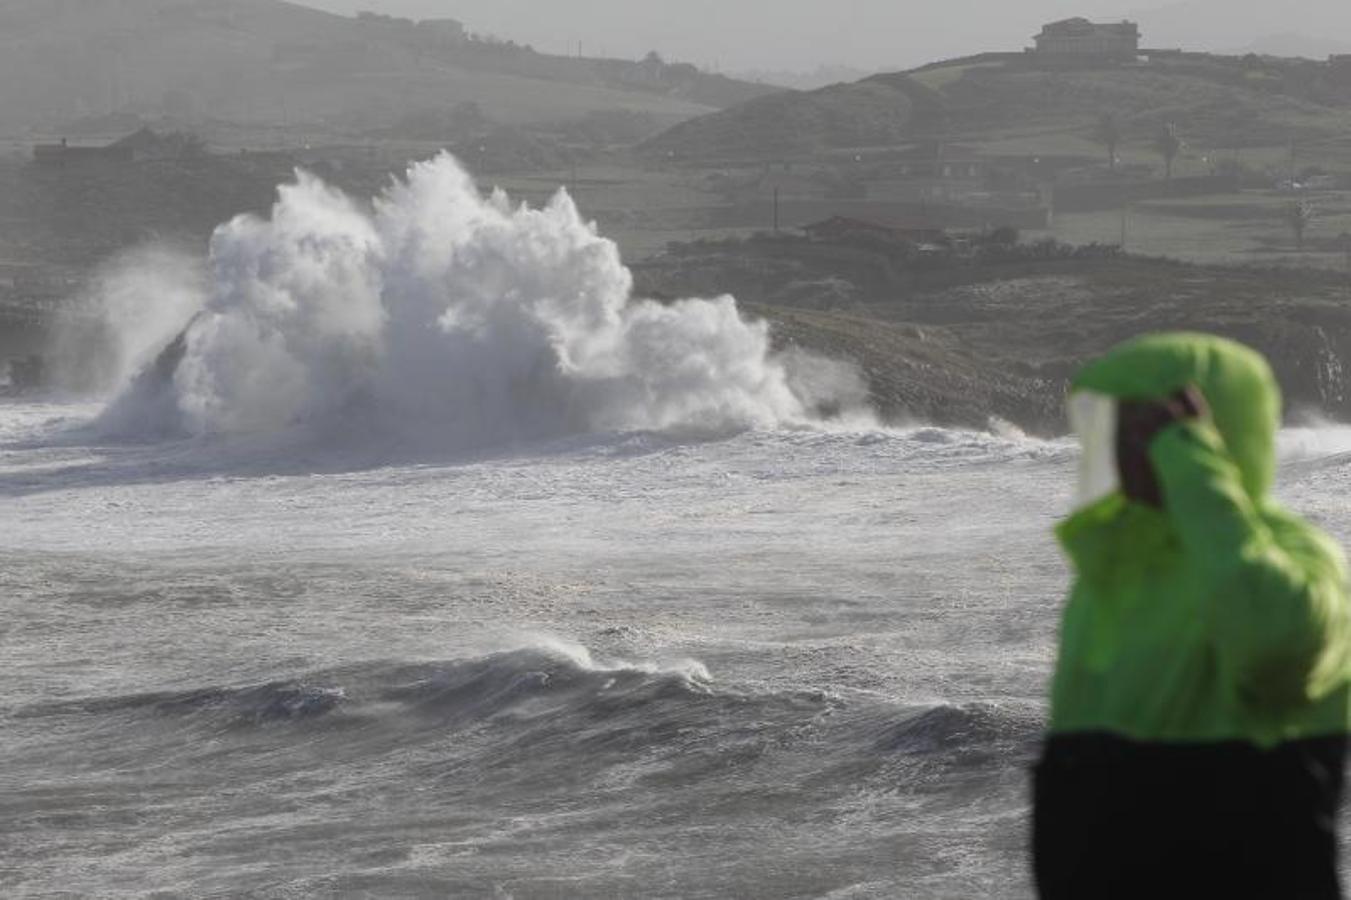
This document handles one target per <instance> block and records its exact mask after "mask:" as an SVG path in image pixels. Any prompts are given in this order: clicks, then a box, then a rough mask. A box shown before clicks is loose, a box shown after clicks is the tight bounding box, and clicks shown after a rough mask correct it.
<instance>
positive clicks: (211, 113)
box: [0, 0, 770, 134]
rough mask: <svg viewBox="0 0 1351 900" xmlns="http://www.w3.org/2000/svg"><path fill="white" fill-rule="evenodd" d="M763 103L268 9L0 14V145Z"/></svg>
mask: <svg viewBox="0 0 1351 900" xmlns="http://www.w3.org/2000/svg"><path fill="white" fill-rule="evenodd" d="M769 90H770V89H769V88H765V87H762V86H759V85H752V84H748V83H744V82H738V81H734V80H732V79H728V78H723V77H721V76H716V75H710V74H707V73H703V72H701V71H699V70H698V69H696V68H694V67H693V66H682V65H669V64H666V63H665V62H663V61H661V60H659V59H650V60H646V61H642V62H635V61H624V60H595V59H575V58H565V57H557V56H550V55H547V54H541V53H536V52H535V51H533V50H532V49H530V48H528V47H521V46H518V45H516V44H514V43H511V42H509V41H495V40H477V39H475V40H456V39H450V38H445V37H443V36H440V35H437V34H436V33H434V32H433V31H431V30H430V29H427V28H420V27H418V26H417V24H416V23H413V22H411V21H408V20H399V19H389V18H378V17H373V18H367V19H352V18H346V17H342V16H336V15H332V14H329V13H325V12H320V11H317V10H313V9H310V8H308V7H303V6H298V5H296V4H292V3H286V2H281V0H116V2H111V0H109V2H99V3H92V2H89V0H0V131H7V132H9V133H11V134H16V133H22V132H23V131H25V130H28V129H34V128H36V129H39V130H47V131H51V130H62V129H64V128H65V126H66V125H67V123H70V122H72V121H76V120H82V119H85V120H87V119H91V118H97V117H100V116H104V117H106V116H109V115H111V114H124V115H139V116H141V117H143V118H146V119H153V118H156V117H158V116H164V115H168V116H171V117H173V118H176V119H179V120H187V121H191V120H206V119H210V120H213V121H218V122H227V123H236V124H243V125H251V126H258V125H261V126H268V127H278V126H298V127H305V128H310V129H326V130H329V131H337V132H347V133H362V132H366V131H369V130H372V129H378V128H381V127H388V126H390V125H391V124H393V123H395V122H397V121H398V120H399V118H400V116H402V115H406V114H407V113H409V112H410V111H421V110H436V109H442V110H444V109H450V108H453V107H455V106H456V105H458V104H465V103H475V104H478V105H479V106H481V107H482V108H483V109H485V110H486V111H487V112H488V114H489V115H490V116H491V117H492V119H493V120H494V121H496V122H499V123H502V124H506V125H523V124H532V123H536V122H545V121H548V122H557V121H565V120H570V119H577V118H581V117H585V116H587V115H588V114H592V113H595V112H598V111H625V112H632V113H642V114H644V115H648V116H651V117H652V118H653V119H654V120H656V121H659V122H660V123H662V124H663V125H670V124H672V123H675V122H678V121H681V120H684V119H688V118H690V117H692V116H697V115H700V114H703V113H707V112H711V111H713V110H715V109H717V108H719V107H721V106H726V105H729V104H732V103H736V102H741V101H744V100H747V99H750V98H752V97H755V96H759V95H761V94H764V93H766V92H768V91H769Z"/></svg>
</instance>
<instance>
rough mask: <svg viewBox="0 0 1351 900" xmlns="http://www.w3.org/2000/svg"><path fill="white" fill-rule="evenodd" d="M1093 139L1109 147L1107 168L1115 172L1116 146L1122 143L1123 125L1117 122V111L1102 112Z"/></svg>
mask: <svg viewBox="0 0 1351 900" xmlns="http://www.w3.org/2000/svg"><path fill="white" fill-rule="evenodd" d="M1093 140H1095V141H1097V142H1098V143H1099V144H1102V145H1103V146H1104V147H1106V148H1107V168H1109V169H1111V170H1112V171H1113V172H1115V171H1116V148H1117V145H1118V144H1120V143H1121V126H1120V125H1119V124H1118V123H1117V120H1116V113H1110V112H1106V113H1103V114H1102V117H1101V118H1099V119H1098V124H1097V126H1096V127H1095V128H1094V129H1093Z"/></svg>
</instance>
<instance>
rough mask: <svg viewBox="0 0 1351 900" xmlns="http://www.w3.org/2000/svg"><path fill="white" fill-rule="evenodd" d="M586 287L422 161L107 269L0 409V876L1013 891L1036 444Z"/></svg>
mask: <svg viewBox="0 0 1351 900" xmlns="http://www.w3.org/2000/svg"><path fill="white" fill-rule="evenodd" d="M629 286H630V281H629V278H628V273H627V270H625V269H624V268H623V266H622V264H621V263H620V262H619V259H618V255H617V253H616V252H615V251H614V248H613V245H612V244H610V243H609V242H608V241H605V240H604V239H603V238H601V237H600V236H599V235H597V234H596V233H595V230H594V228H592V227H591V226H589V225H588V224H586V223H585V222H584V221H583V220H582V219H581V218H580V216H579V215H578V213H577V211H576V209H575V208H573V206H572V204H571V202H570V201H568V200H567V198H566V197H565V196H560V198H559V199H558V200H556V201H555V202H554V203H553V204H551V205H550V206H549V207H548V208H547V209H545V210H528V209H524V208H513V207H512V206H511V205H510V204H509V203H508V202H507V201H506V200H505V199H504V198H502V197H500V196H496V197H492V198H487V199H485V198H482V197H480V196H479V195H478V194H477V191H476V190H475V189H474V188H473V186H472V182H470V181H469V180H468V179H467V176H464V174H463V173H462V172H461V171H460V170H459V168H458V166H456V165H455V164H454V162H453V161H452V160H449V159H448V158H442V159H440V160H437V161H434V162H432V163H428V164H424V165H422V166H419V167H414V169H413V170H411V171H410V174H409V177H408V178H407V179H406V180H405V181H404V182H401V183H400V184H399V185H396V186H394V187H392V188H391V190H390V191H389V192H387V193H386V194H385V195H384V196H383V197H381V198H377V199H376V200H375V201H373V202H372V203H371V204H368V205H363V204H358V203H356V202H355V201H351V200H349V199H347V198H344V197H341V196H340V195H337V194H336V193H334V192H332V191H330V190H329V189H327V188H325V187H324V186H323V185H322V184H320V183H318V182H317V181H314V180H313V179H307V178H301V179H300V180H299V181H298V182H297V183H296V184H295V185H292V186H291V187H289V188H287V189H285V190H283V192H282V195H281V197H280V199H279V202H278V206H277V209H276V210H274V212H273V214H272V216H271V218H270V219H241V220H236V221H235V222H232V223H228V224H227V225H225V226H222V229H221V230H220V231H218V232H217V235H216V238H215V239H214V240H213V242H212V247H211V250H210V253H209V255H208V256H207V258H206V259H205V260H202V261H192V260H186V261H185V260H169V259H166V258H165V257H164V256H163V255H157V254H151V255H149V256H146V255H141V256H138V257H136V258H135V259H130V260H121V261H117V262H115V263H113V264H111V265H110V267H109V269H108V271H107V272H106V273H105V275H104V288H103V289H102V290H101V291H100V292H99V294H98V295H97V296H95V297H92V298H90V302H91V303H92V304H93V305H94V307H95V308H96V309H101V310H102V311H103V313H104V314H105V316H106V320H107V331H106V334H105V336H104V340H103V342H102V344H101V346H105V347H109V346H110V347H112V348H113V349H114V350H115V351H116V352H115V353H112V354H111V355H109V356H107V357H106V358H102V359H98V360H91V359H90V358H89V355H88V353H87V352H83V353H82V352H78V351H75V350H70V348H71V347H75V346H80V345H78V342H76V343H74V344H69V345H67V350H68V351H69V355H70V356H73V357H77V358H78V361H79V362H80V363H82V364H88V363H91V362H94V363H97V365H93V366H92V368H93V369H94V370H97V371H99V372H102V373H103V377H105V378H107V379H110V380H111V381H110V384H109V385H108V387H109V390H110V391H111V394H110V398H109V399H104V400H99V401H96V402H95V401H87V402H86V401H76V400H69V399H65V400H63V399H51V398H49V399H45V400H39V399H30V400H27V401H21V400H15V399H10V400H6V401H2V402H0V559H3V565H2V566H0V604H3V608H2V609H0V659H2V660H3V661H4V669H3V675H4V677H3V678H2V679H0V895H3V896H5V897H48V896H50V897H57V896H61V897H65V896H97V897H122V896H126V897H142V896H147V897H148V896H154V897H160V898H169V897H190V898H196V897H235V896H247V897H277V898H292V897H316V896H317V897H327V896H341V897H382V898H383V897H457V898H458V897H466V898H473V897H484V898H520V900H525V898H553V897H560V898H649V897H653V898H666V897H670V898H724V897H735V898H761V897H763V898H780V897H794V898H796V897H802V898H808V897H811V898H874V897H875V898H884V897H885V898H896V897H904V898H946V897H951V898H971V897H1015V898H1021V897H1028V896H1029V895H1030V892H1031V887H1030V880H1029V876H1028V864H1027V824H1028V803H1027V767H1028V765H1029V763H1030V762H1031V761H1032V759H1033V758H1034V756H1035V754H1036V752H1037V744H1038V740H1039V737H1040V731H1041V727H1042V721H1043V718H1044V713H1045V691H1046V683H1047V679H1048V676H1049V672H1050V666H1051V660H1052V654H1053V649H1054V636H1055V630H1056V622H1057V615H1058V609H1059V605H1060V603H1061V598H1062V596H1063V594H1064V591H1065V588H1066V583H1067V578H1068V574H1067V571H1066V568H1065V565H1064V563H1063V561H1062V559H1061V558H1060V556H1059V554H1058V553H1057V551H1056V549H1055V547H1054V546H1053V543H1052V540H1051V537H1050V529H1051V527H1052V526H1053V524H1054V523H1055V521H1056V520H1057V518H1058V517H1059V516H1061V515H1063V514H1064V513H1065V512H1066V510H1067V507H1068V505H1069V503H1070V497H1071V495H1072V489H1073V482H1074V477H1075V452H1074V449H1073V447H1072V445H1071V444H1070V443H1068V442H1066V441H1049V442H1047V441H1037V440H1032V439H1029V438H1026V437H1023V436H1021V435H1018V434H1017V433H1013V432H1010V431H1008V430H1007V429H1006V430H1005V433H1001V434H983V433H973V432H961V431H951V430H944V429H938V428H931V427H924V426H909V427H882V426H881V425H879V424H878V423H876V422H875V421H873V420H872V418H871V416H870V415H869V414H868V413H867V410H866V409H865V408H863V407H862V406H860V405H859V403H858V400H859V396H858V391H857V389H858V380H857V378H856V377H855V376H854V375H853V374H852V373H850V372H849V371H848V367H847V366H842V365H840V364H838V363H831V362H828V361H823V360H816V359H812V358H810V357H807V356H805V355H803V354H798V353H794V352H793V351H792V350H791V348H788V349H786V350H775V349H774V348H773V347H772V344H771V342H770V340H769V339H768V331H767V329H765V327H764V326H763V325H759V324H757V323H754V322H747V321H745V320H743V319H742V317H741V316H740V315H739V314H738V312H737V310H736V307H735V303H734V302H733V301H732V300H731V299H730V298H720V299H715V300H698V299H693V300H688V301H682V302H680V303H675V304H667V305H658V304H651V303H644V302H642V301H641V300H636V299H634V298H632V297H631V296H630V295H629V290H630V289H629ZM180 334H181V336H182V337H181V339H179V340H175V336H176V335H180ZM166 347H167V348H168V349H167V350H166ZM87 369H88V367H86V370H87ZM1349 453H1351V431H1349V430H1347V429H1343V428H1338V427H1334V426H1324V427H1318V428H1308V429H1302V430H1296V431H1290V432H1288V433H1286V434H1284V435H1283V437H1282V458H1283V464H1282V474H1281V491H1282V494H1283V496H1285V498H1286V499H1287V500H1288V501H1289V502H1290V503H1291V504H1292V505H1293V506H1294V507H1295V508H1296V509H1298V510H1300V511H1301V512H1303V513H1305V514H1308V515H1310V516H1311V517H1313V518H1314V519H1315V520H1317V521H1318V522H1320V523H1321V524H1323V525H1324V526H1325V527H1327V528H1328V529H1329V530H1330V531H1331V532H1332V533H1333V534H1335V535H1336V536H1338V537H1339V538H1342V539H1346V538H1348V537H1351V513H1348V504H1347V502H1346V501H1347V498H1348V497H1351V474H1349V473H1351V468H1349V467H1348V465H1347V463H1348V460H1351V456H1349V455H1348V454H1349Z"/></svg>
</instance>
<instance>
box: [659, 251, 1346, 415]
mask: <svg viewBox="0 0 1351 900" xmlns="http://www.w3.org/2000/svg"><path fill="white" fill-rule="evenodd" d="M792 249H793V248H792V247H790V246H781V247H779V248H776V249H771V250H770V251H769V252H766V251H765V249H764V248H761V249H760V250H759V251H758V252H757V251H755V250H752V251H751V253H750V254H749V255H742V254H730V253H729V252H728V248H727V247H726V246H725V245H723V246H710V247H707V248H704V249H703V251H700V250H698V249H692V250H687V251H686V252H684V253H683V254H679V255H671V254H668V255H667V256H665V257H662V258H658V259H657V260H654V261H653V262H651V263H649V264H647V265H645V266H644V267H642V268H641V269H640V271H639V288H640V291H645V292H646V293H648V294H649V295H655V296H659V297H661V296H682V295H688V294H691V293H707V288H708V286H709V285H710V284H713V283H718V282H719V281H723V282H724V283H728V284H729V286H730V287H732V288H733V289H734V290H735V293H736V294H737V296H738V298H739V300H740V301H741V303H742V306H743V308H744V309H745V310H746V312H747V313H748V314H749V315H753V316H758V317H761V318H764V319H767V320H768V321H769V322H771V323H772V326H773V330H774V335H775V338H776V340H777V341H778V342H779V344H780V345H781V346H785V347H789V346H798V347H802V348H804V349H807V350H811V351H814V352H818V353H823V354H825V355H828V356H831V357H834V358H836V359H848V360H852V361H854V362H855V363H857V365H858V366H859V368H860V370H861V372H862V374H863V375H864V376H865V377H866V379H867V382H868V385H869V389H870V394H871V400H872V402H873V404H874V405H875V407H876V408H877V410H878V411H879V413H880V414H881V415H883V416H884V417H885V418H887V419H888V420H890V421H906V420H920V421H926V422H931V423H934V424H942V425H952V426H963V427H977V428H984V427H989V426H990V424H991V420H992V419H996V420H1005V421H1008V422H1011V423H1013V424H1015V425H1017V426H1018V427H1020V428H1022V429H1024V430H1026V431H1028V432H1030V433H1034V434H1042V435H1049V434H1057V433H1062V432H1063V430H1064V428H1065V422H1064V417H1063V400H1064V395H1065V391H1066V389H1067V386H1068V383H1069V379H1070V378H1071V377H1072V376H1073V373H1074V372H1075V370H1076V369H1077V368H1078V367H1079V366H1080V365H1081V364H1082V363H1083V362H1084V361H1085V360H1087V359H1089V358H1091V357H1093V356H1095V355H1097V354H1098V353H1100V352H1102V351H1103V350H1106V349H1107V348H1108V347H1110V346H1112V345H1113V344H1116V343H1118V342H1120V341H1123V340H1126V339H1128V338H1130V337H1133V336H1135V335H1139V334H1143V333H1147V332H1151V331H1163V330H1179V329H1180V330H1195V331H1207V332H1213V333H1217V334H1222V335H1225V336H1228V337H1232V338H1235V339H1237V340H1241V341H1243V342H1245V343H1248V344H1250V345H1252V346H1254V347H1256V348H1257V349H1259V350H1261V351H1262V352H1263V353H1265V354H1266V355H1267V357H1268V358H1269V359H1270V360H1271V363H1272V366H1273V368H1274V369H1275V371H1276V374H1277V376H1278V378H1279V380H1280V382H1281V385H1282V388H1283V390H1284V392H1285V395H1286V408H1287V413H1288V415H1289V416H1290V417H1292V418H1299V417H1301V416H1307V415H1308V414H1309V413H1316V414H1320V415H1323V416H1327V417H1331V418H1345V417H1351V389H1349V388H1348V384H1347V378H1348V373H1347V371H1346V365H1345V361H1347V360H1351V283H1349V282H1348V280H1347V279H1346V278H1345V277H1344V276H1342V275H1340V274H1338V273H1332V272H1326V271H1322V270H1304V269H1276V268H1272V269H1255V268H1239V267H1215V266H1196V265H1190V264H1186V263H1180V262H1176V261H1172V260H1159V259H1142V258H1132V257H1119V258H1108V259H1058V260H1047V261H1025V262H1017V263H996V264H989V265H981V264H966V265H954V266H951V267H939V268H936V269H933V270H929V271H915V270H907V271H903V272H900V273H892V274H891V275H887V274H886V273H885V272H884V271H883V269H882V263H884V262H885V261H884V260H878V259H870V258H869V257H868V255H867V254H866V253H858V252H852V256H851V255H849V254H844V253H840V252H832V253H822V252H821V251H820V250H819V248H817V249H813V250H810V251H809V252H808V253H806V254H794V253H792V252H791V251H792ZM814 255H815V258H813V256H814ZM752 273H753V274H752Z"/></svg>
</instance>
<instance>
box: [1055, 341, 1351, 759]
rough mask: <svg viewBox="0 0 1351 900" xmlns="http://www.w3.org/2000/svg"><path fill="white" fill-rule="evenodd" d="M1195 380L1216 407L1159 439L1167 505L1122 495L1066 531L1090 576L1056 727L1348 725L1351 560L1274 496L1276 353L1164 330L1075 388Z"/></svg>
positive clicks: (1335, 729)
mask: <svg viewBox="0 0 1351 900" xmlns="http://www.w3.org/2000/svg"><path fill="white" fill-rule="evenodd" d="M1188 384H1194V385H1196V386H1197V387H1198V388H1200V390H1201V392H1202V393H1203V394H1204V395H1205V397H1206V400H1207V401H1208V403H1209V406H1210V410H1211V413H1210V417H1209V418H1208V419H1206V420H1203V421H1192V422H1183V423H1177V424H1174V425H1171V426H1168V427H1167V428H1165V429H1164V430H1163V431H1162V432H1160V433H1159V435H1158V436H1156V437H1155V439H1154V441H1153V443H1152V444H1151V446H1150V457H1151V459H1152V462H1153V464H1154V467H1155V470H1156V473H1157V476H1158V479H1159V484H1160V486H1161V488H1162V490H1163V496H1164V508H1163V509H1162V510H1159V509H1155V508H1153V507H1150V506H1147V505H1144V504H1141V503H1135V502H1132V501H1129V500H1127V499H1126V498H1125V497H1124V496H1123V495H1122V494H1121V493H1120V492H1119V491H1118V492H1114V493H1112V494H1109V495H1108V496H1106V497H1105V498H1103V499H1101V500H1098V501H1095V502H1093V503H1091V504H1089V505H1087V506H1085V507H1083V508H1081V509H1079V510H1077V511H1076V512H1075V513H1074V514H1073V515H1072V516H1071V517H1070V518H1069V519H1067V520H1066V521H1064V522H1063V523H1061V525H1060V526H1059V527H1058V528H1057V537H1058V538H1059V540H1060V543H1061V545H1062V547H1063V548H1064V549H1065V551H1066V553H1067V554H1068V555H1069V558H1070V561H1071V563H1072V565H1073V569H1074V573H1075V581H1074V586H1073V589H1072V591H1071V594H1070V598H1069V601H1068V604H1067V605H1066V608H1065V611H1064V619H1063V623H1062V628H1061V639H1060V655H1059V659H1058V662H1057V666H1056V671H1055V676H1054V681H1053V684H1052V697H1051V725H1050V728H1051V732H1052V733H1053V734H1055V733H1073V732H1109V733H1113V734H1116V735H1119V736H1122V737H1126V738H1132V739H1135V740H1143V741H1159V742H1212V741H1227V740H1242V741H1246V742H1250V743H1253V744H1256V745H1258V746H1261V747H1270V746H1274V745H1276V744H1278V743H1281V742H1284V741H1288V740H1295V739H1300V738H1306V737H1318V736H1326V735H1335V734H1343V733H1346V732H1347V731H1348V730H1351V729H1348V712H1349V705H1348V704H1349V702H1351V689H1349V688H1348V685H1349V684H1351V679H1349V678H1348V673H1349V671H1351V669H1349V663H1351V606H1349V605H1348V599H1347V590H1346V582H1347V572H1346V563H1345V561H1344V558H1343V556H1342V553H1341V550H1340V549H1339V548H1338V546H1337V545H1336V543H1334V542H1333V541H1332V540H1331V539H1330V538H1329V537H1328V536H1327V535H1325V534H1324V533H1323V532H1321V531H1319V530H1318V529H1316V528H1314V527H1312V526H1311V525H1309V524H1307V523H1306V522H1304V521H1302V520H1301V519H1299V518H1297V517H1295V516H1294V515H1292V514H1291V513H1289V512H1287V511H1286V510H1284V509H1282V508H1281V507H1280V506H1279V505H1278V504H1277V503H1276V502H1275V501H1274V500H1273V499H1272V498H1271V497H1270V496H1269V494H1270V491H1271V488H1272V482H1273V478H1274V475H1275V469H1276V460H1275V437H1276V431H1277V429H1278V427H1279V424H1280V416H1281V412H1280V393H1279V390H1278V388H1277V386H1276V383H1275V380H1274V378H1273V377H1272V374H1271V371H1270V369H1269V367H1268V366H1267V364H1266V361H1265V360H1264V359H1263V358H1262V357H1261V356H1260V355H1259V354H1257V353H1256V352H1254V351H1252V350H1250V349H1248V348H1246V347H1243V346H1242V345H1240V344H1236V343H1233V342H1231V341H1227V340H1223V339H1221V338H1216V337H1211V336H1207V335H1199V334H1166V335H1157V336H1150V337H1145V338H1141V339H1139V340H1135V341H1132V342H1130V343H1127V344H1125V345H1123V346H1121V347H1119V348H1117V349H1116V350H1114V351H1112V352H1111V353H1109V354H1108V355H1107V356H1105V357H1104V358H1102V359H1100V360H1098V361H1097V362H1095V363H1092V364H1090V365H1089V366H1088V367H1086V368H1085V369H1084V370H1083V371H1082V372H1081V373H1080V374H1079V376H1078V377H1077V378H1076V379H1075V381H1074V384H1073V389H1074V390H1076V391H1077V390H1088V391H1094V392H1097V393H1099V394H1104V395H1108V396H1110V397H1114V398H1117V399H1149V398H1158V397H1162V396H1165V395H1167V394H1170V393H1172V392H1173V391H1176V390H1179V389H1181V388H1183V387H1185V386H1187V385H1188Z"/></svg>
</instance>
